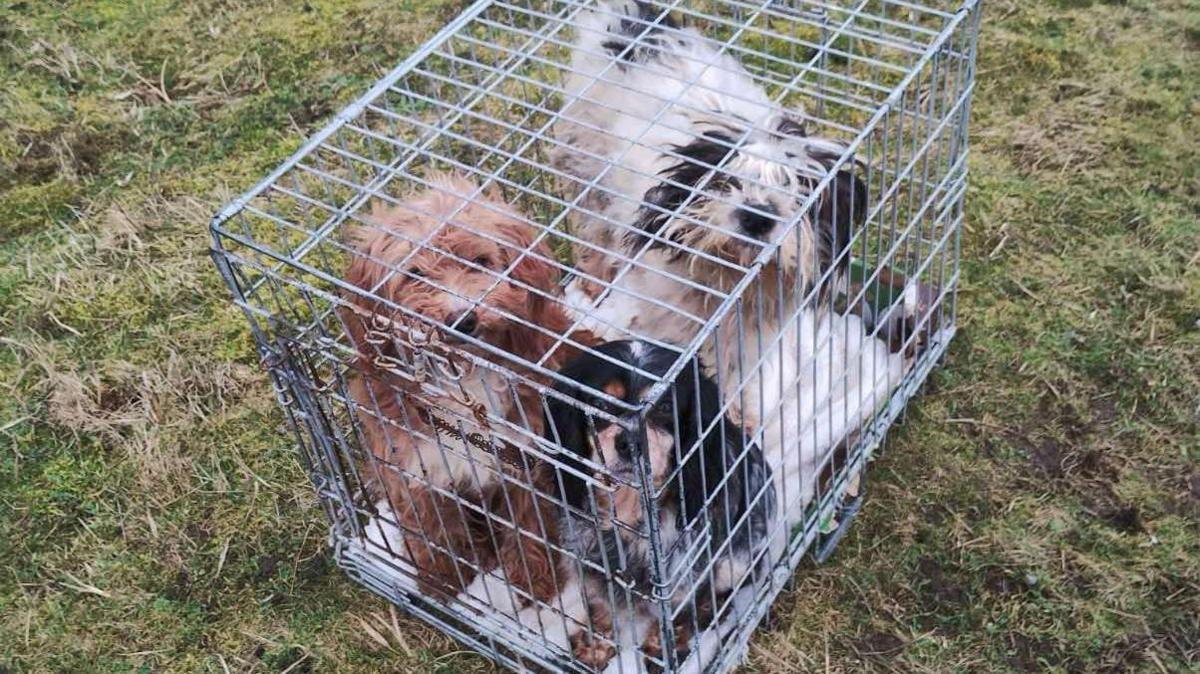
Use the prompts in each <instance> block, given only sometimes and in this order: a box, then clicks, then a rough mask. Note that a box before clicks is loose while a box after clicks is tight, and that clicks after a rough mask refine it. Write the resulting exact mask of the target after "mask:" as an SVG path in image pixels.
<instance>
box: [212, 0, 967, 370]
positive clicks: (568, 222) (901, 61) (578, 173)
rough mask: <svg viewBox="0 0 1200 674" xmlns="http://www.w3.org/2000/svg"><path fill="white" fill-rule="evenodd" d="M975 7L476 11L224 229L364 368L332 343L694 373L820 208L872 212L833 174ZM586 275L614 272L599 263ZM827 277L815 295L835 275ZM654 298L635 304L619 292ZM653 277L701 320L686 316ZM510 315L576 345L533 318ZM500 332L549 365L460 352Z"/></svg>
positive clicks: (768, 4) (867, 0) (773, 1)
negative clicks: (624, 311)
mask: <svg viewBox="0 0 1200 674" xmlns="http://www.w3.org/2000/svg"><path fill="white" fill-rule="evenodd" d="M962 4H963V3H960V2H951V1H949V0H945V1H936V2H908V1H903V0H854V1H850V0H845V1H838V2H826V1H806V0H767V1H757V2H755V1H745V2H743V1H741V0H719V1H717V0H713V1H699V2H679V1H676V2H662V1H658V0H655V1H652V2H641V3H633V2H612V1H602V2H595V1H584V0H515V1H512V2H506V1H499V0H489V1H485V2H479V3H476V4H475V5H473V6H471V7H470V8H469V9H468V10H466V11H465V12H464V13H463V14H462V15H460V16H459V17H457V18H456V19H455V20H453V21H452V22H451V23H450V24H449V25H447V26H446V28H445V29H443V30H442V31H441V32H439V33H438V34H437V35H436V36H435V37H434V38H432V39H431V40H430V41H429V42H428V43H426V44H425V45H423V46H422V47H420V48H419V49H418V50H417V51H416V52H415V53H414V54H413V55H412V56H411V57H410V58H409V59H407V60H406V61H405V62H404V63H403V64H401V65H400V66H399V67H397V68H396V69H395V70H394V71H392V72H391V73H390V74H389V75H388V76H386V77H385V78H383V79H382V80H381V81H380V82H379V83H377V84H376V86H374V87H373V88H372V89H371V90H370V91H369V92H368V93H367V94H366V95H365V96H363V97H362V98H361V99H359V100H358V101H356V102H355V103H354V104H352V105H350V106H349V107H348V108H346V109H345V110H343V111H342V112H341V113H340V114H339V115H338V116H337V117H336V118H335V119H334V120H333V121H332V122H331V123H330V124H329V125H328V126H326V127H325V128H324V129H322V130H321V131H320V132H318V133H317V134H316V135H315V136H314V137H313V138H312V139H310V141H309V142H308V143H306V144H305V145H304V146H303V147H302V148H301V150H300V151H298V152H297V153H296V154H295V155H294V156H293V157H292V158H290V159H289V160H287V161H286V162H284V164H283V165H281V166H280V167H279V168H278V169H277V170H276V171H274V172H273V173H272V174H271V175H270V176H269V177H268V178H267V179H266V180H264V181H263V182H262V183H260V184H259V185H257V186H256V187H255V188H254V189H252V190H250V191H249V192H247V193H246V194H245V195H243V196H242V197H240V198H238V199H237V200H235V201H234V202H233V203H231V204H230V205H229V206H228V207H227V208H226V209H224V210H223V211H222V212H221V213H220V214H219V215H218V216H217V218H215V219H214V222H213V233H214V241H215V245H216V247H217V248H218V249H219V250H220V251H221V254H222V255H224V256H226V257H227V258H229V259H231V260H232V261H233V262H234V264H235V266H237V268H238V272H237V274H238V278H237V279H236V281H237V284H238V286H239V292H240V297H239V301H240V303H241V304H242V305H243V308H245V309H246V310H247V311H248V312H249V313H250V314H251V315H252V317H254V316H257V317H258V318H260V319H263V320H268V319H269V320H270V321H271V322H272V325H276V326H277V325H280V324H283V325H287V326H288V327H289V329H290V330H292V331H293V332H295V333H297V334H303V333H309V332H321V333H322V334H324V335H326V336H330V335H333V336H332V337H331V341H332V342H334V343H337V344H338V345H339V346H340V347H342V348H345V349H349V348H350V345H349V344H347V343H345V341H344V340H342V341H340V342H339V340H338V338H337V336H336V335H335V334H334V333H336V332H337V331H336V330H330V329H329V328H328V325H329V324H330V323H331V322H335V321H336V322H340V323H341V324H342V327H343V328H344V329H345V330H344V332H349V331H351V330H350V328H349V326H346V325H345V323H346V321H355V320H358V321H363V322H364V323H363V325H364V326H366V325H367V323H369V324H370V326H369V327H370V328H373V329H376V330H379V329H388V328H391V327H397V326H402V327H403V331H404V332H405V333H406V335H407V337H406V338H408V339H418V340H421V339H429V338H430V337H431V336H436V337H437V338H439V339H443V338H444V339H447V340H449V341H453V340H459V341H460V342H461V343H462V344H463V345H464V346H466V347H476V348H477V349H478V350H479V351H480V352H483V353H486V354H487V356H488V357H489V358H491V359H492V360H494V361H497V362H501V363H505V364H506V365H508V364H511V365H512V366H513V367H514V368H530V367H532V368H534V369H535V370H537V371H539V372H541V373H542V374H544V375H546V376H547V377H549V378H550V379H551V380H553V379H554V378H555V376H556V373H553V372H548V371H546V368H545V365H546V363H547V362H549V360H551V359H552V358H553V357H554V354H555V353H556V352H557V350H559V349H572V348H575V349H586V348H587V347H586V346H585V344H584V341H586V340H584V339H583V338H582V337H581V336H582V335H585V334H588V333H589V331H591V332H595V331H601V332H605V333H606V334H609V335H610V336H613V337H615V338H622V339H641V340H647V341H651V342H654V343H656V344H658V345H660V346H664V347H666V348H670V349H674V350H675V351H676V352H677V353H678V354H679V355H680V362H682V361H683V359H684V357H686V356H690V355H692V354H694V353H696V352H697V350H698V344H699V343H700V342H702V341H703V340H705V339H710V338H711V336H712V335H711V331H712V326H713V325H714V323H715V322H716V321H717V320H718V319H719V318H720V316H721V315H722V314H723V313H724V312H728V311H730V310H731V307H733V306H734V305H735V304H737V303H739V302H741V301H743V300H744V299H746V298H743V297H740V296H739V294H740V293H742V292H744V291H745V288H746V287H747V283H748V280H749V279H751V278H752V277H753V275H755V274H760V273H769V272H768V271H763V270H764V269H767V270H769V269H771V264H772V263H773V262H774V263H777V264H778V263H779V262H780V260H781V256H782V255H784V252H782V251H787V250H789V246H788V242H789V240H791V241H794V242H795V245H794V246H792V247H791V248H790V249H793V250H795V251H798V252H797V253H795V254H797V255H813V256H815V255H816V253H815V252H813V251H814V250H815V249H814V248H813V247H812V246H811V245H809V246H807V247H806V244H805V243H804V241H803V239H804V237H805V236H806V234H805V231H806V230H805V227H804V226H802V225H803V224H804V223H805V222H806V219H807V221H808V222H810V224H811V221H812V219H813V218H816V217H818V211H820V210H821V209H822V208H826V206H825V205H823V204H824V203H825V202H824V200H828V201H829V202H830V203H831V204H833V206H832V207H830V208H831V210H832V211H836V210H837V200H838V199H839V198H840V199H841V200H842V201H843V202H846V201H847V200H852V199H855V198H857V197H855V195H854V193H853V190H852V189H851V191H850V192H849V193H848V194H849V196H839V195H838V194H837V191H838V190H837V184H838V174H839V172H841V173H845V172H853V171H854V170H855V166H856V165H857V163H858V162H860V159H859V158H858V157H856V152H857V151H858V150H859V148H860V146H861V144H862V142H863V138H864V136H865V134H867V133H869V132H870V131H871V128H872V125H873V124H875V123H876V121H877V120H878V118H879V116H880V114H881V110H882V109H883V108H884V106H885V105H886V104H887V103H888V102H889V100H890V99H891V97H893V96H894V94H895V92H897V91H898V90H900V89H901V88H903V87H904V86H906V83H908V82H910V81H911V80H912V77H913V74H914V72H916V71H917V70H918V69H919V68H921V66H922V64H923V63H925V62H926V61H927V60H928V57H929V54H930V52H931V50H934V49H936V48H938V47H939V46H941V45H942V44H943V42H944V41H945V39H946V35H947V33H948V31H949V30H950V28H951V27H952V26H953V24H954V22H955V21H958V20H959V19H961V16H962V13H963V11H964V7H963V6H962ZM969 4H973V3H969ZM589 137H590V138H592V139H593V140H594V139H595V138H597V137H604V138H614V137H615V138H617V139H618V140H619V141H620V142H619V143H618V144H617V147H615V148H614V147H605V146H603V144H599V145H597V144H596V143H590V144H589V142H588V141H587V139H588V138H589ZM581 139H582V140H581ZM784 156H786V159H784V158H783V157H784ZM781 167H782V168H781ZM646 187H650V188H653V189H656V190H659V193H661V194H662V195H665V196H664V198H662V199H658V200H648V199H646V198H645V197H646V195H648V194H650V192H648V191H646V190H645V189H643V188H646ZM860 196H861V195H860ZM843 205H844V204H843ZM764 223H766V224H764ZM835 225H836V226H837V227H842V228H847V227H849V226H850V222H841V223H835ZM586 227H600V228H603V229H605V231H606V234H605V236H607V237H608V238H604V237H596V236H585V235H583V234H582V233H581V232H582V231H583V230H584V229H585V228H586ZM762 229H767V230H769V233H766V234H762V233H761V232H760V231H759V230H762ZM714 241H715V242H717V243H715V244H714V243H713V242H714ZM656 256H657V257H656ZM681 256H687V258H688V259H689V260H694V261H695V264H701V265H706V266H707V268H708V269H707V271H706V272H705V273H704V274H702V275H700V277H701V280H697V277H696V276H693V275H690V274H688V273H680V271H679V268H678V267H677V266H671V265H669V264H663V263H662V260H663V259H671V258H679V257H681ZM589 257H590V258H602V259H604V260H606V261H607V263H608V264H609V269H610V271H612V272H613V273H612V274H611V275H610V276H607V277H606V276H605V275H603V274H600V275H598V274H596V273H594V272H593V269H592V268H590V267H589V266H587V265H586V264H581V262H583V261H584V260H586V259H587V258H589ZM356 266H357V271H358V274H359V276H358V278H352V276H353V273H352V271H351V270H352V268H355V267H356ZM826 266H828V265H826ZM812 267H813V270H814V271H813V272H812V273H811V274H810V276H811V277H813V278H810V279H808V281H813V283H809V284H808V285H807V286H803V287H801V285H797V290H798V294H799V295H803V294H804V292H809V291H811V289H812V288H814V287H815V286H816V281H819V277H820V276H821V275H822V274H825V275H828V272H827V270H824V269H823V268H822V266H821V265H820V264H819V263H817V262H815V261H814V263H813V265H812ZM637 275H641V276H642V277H643V282H642V283H641V284H640V285H638V284H628V283H623V282H622V279H625V278H630V277H634V276H637ZM572 276H573V277H575V278H577V279H578V280H579V281H581V283H579V284H578V287H581V288H584V289H586V290H587V291H588V292H586V293H583V294H582V295H581V294H579V293H576V294H575V295H574V296H573V295H572V294H571V293H565V294H564V292H563V290H562V288H563V285H562V284H561V283H560V282H558V280H559V279H560V278H564V277H567V278H570V277H572ZM645 278H649V279H651V280H650V281H649V283H650V284H651V285H654V284H662V285H663V286H671V287H674V288H676V289H677V290H678V292H679V293H688V294H689V295H690V296H692V297H694V298H700V299H699V301H698V302H693V303H690V304H683V303H672V302H671V301H670V300H669V298H668V299H664V294H663V293H661V292H647V291H646V287H647V282H646V281H645ZM547 279H553V280H554V282H553V283H550V284H547V283H546V281H547ZM713 279H719V282H714V281H713ZM397 289H405V290H406V291H412V290H413V289H419V290H420V291H421V292H424V293H426V294H440V295H442V296H444V297H445V298H449V299H448V301H447V302H446V303H445V304H446V306H449V307H450V309H449V310H439V311H440V312H441V313H438V312H434V315H430V314H429V312H422V311H421V310H420V309H419V308H418V309H417V310H414V307H412V306H406V305H405V303H404V302H397V301H396V297H395V294H394V293H395V292H397ZM506 293H507V294H508V295H512V294H524V295H527V296H528V297H530V298H533V299H536V300H540V301H541V302H543V304H544V305H546V306H551V307H557V308H558V309H559V311H560V313H561V314H562V315H563V316H564V320H562V321H559V322H556V323H554V324H552V325H551V324H547V323H546V322H545V321H544V320H540V319H539V318H538V317H534V316H530V315H528V314H526V313H523V312H522V311H521V310H519V309H517V308H514V306H511V305H510V304H506V303H505V302H504V301H502V300H501V298H502V297H505V296H506V295H505V294H506ZM669 294H670V293H667V295H669ZM614 296H624V297H628V298H630V299H631V300H636V301H638V302H644V303H646V305H647V306H651V307H654V308H656V309H657V310H661V311H664V312H666V313H667V314H668V315H669V316H670V317H671V319H672V321H677V322H678V324H679V325H680V326H681V328H680V331H681V333H682V334H683V335H684V336H685V337H686V338H685V339H681V340H677V341H676V342H674V343H667V342H664V341H663V340H656V339H653V338H652V337H650V336H649V335H648V334H646V333H644V332H642V331H640V330H639V329H638V328H637V327H636V325H630V324H629V323H623V324H621V325H614V324H611V323H606V322H605V321H606V319H605V317H604V315H603V312H602V311H598V310H597V309H596V307H598V306H599V305H600V302H602V301H604V298H608V297H614ZM300 305H304V306H306V307H307V311H300V310H297V309H295V307H296V306H300ZM472 307H474V308H475V309H478V311H476V312H472V311H467V309H469V308H472ZM697 307H701V308H700V309H697ZM450 310H453V312H452V313H453V315H450V314H449V313H447V311H450ZM479 312H483V313H482V314H480V313H479ZM442 314H446V315H442ZM489 315H495V316H498V317H499V319H502V320H505V321H508V322H510V323H513V324H516V325H519V326H521V327H523V328H526V329H528V330H529V331H530V333H529V334H530V335H531V336H532V337H531V338H537V339H546V340H550V342H551V345H550V346H549V347H548V348H546V349H544V350H542V351H540V352H539V353H540V355H538V356H537V357H536V358H525V359H522V358H518V357H516V356H514V355H513V354H512V353H509V352H505V350H503V349H498V348H495V345H492V344H488V343H486V342H485V341H483V340H480V339H476V338H475V337H474V336H472V334H471V333H472V332H473V330H471V329H466V328H472V327H473V326H474V325H475V323H476V322H477V321H484V320H486V319H487V316H489ZM381 321H382V322H381ZM388 322H392V323H389V325H386V326H385V325H383V323H388ZM680 367H681V366H680ZM678 372H679V367H676V368H672V369H671V370H670V371H669V372H668V373H667V375H674V374H677V373H678ZM641 374H643V375H646V376H651V377H654V375H651V374H650V373H641ZM664 376H666V375H664Z"/></svg>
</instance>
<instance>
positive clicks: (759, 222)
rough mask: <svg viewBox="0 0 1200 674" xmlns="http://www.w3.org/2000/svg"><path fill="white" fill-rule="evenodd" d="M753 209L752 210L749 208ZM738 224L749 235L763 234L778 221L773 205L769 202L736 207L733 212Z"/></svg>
mask: <svg viewBox="0 0 1200 674" xmlns="http://www.w3.org/2000/svg"><path fill="white" fill-rule="evenodd" d="M751 209H753V210H751ZM735 217H737V221H738V226H740V227H741V228H742V231H744V232H745V233H747V234H749V235H750V236H764V235H766V234H768V233H770V231H771V230H772V229H774V228H775V224H776V223H778V222H779V218H777V217H776V210H775V207H774V206H772V205H771V204H751V203H748V204H746V205H745V206H744V207H742V208H739V209H737V211H736V212H735Z"/></svg>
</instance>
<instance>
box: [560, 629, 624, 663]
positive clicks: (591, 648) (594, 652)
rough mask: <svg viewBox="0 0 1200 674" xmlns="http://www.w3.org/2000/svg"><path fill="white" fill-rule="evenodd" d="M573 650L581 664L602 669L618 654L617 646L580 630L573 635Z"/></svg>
mask: <svg viewBox="0 0 1200 674" xmlns="http://www.w3.org/2000/svg"><path fill="white" fill-rule="evenodd" d="M571 652H572V653H574V655H575V659H576V660H578V661H579V663H580V664H582V665H584V666H585V667H590V668H592V669H594V670H596V671H601V670H603V669H604V668H605V667H607V666H608V662H609V661H610V660H612V659H613V656H614V655H616V654H617V648H616V646H614V645H613V644H612V643H610V642H607V641H604V640H602V639H601V638H600V637H598V636H596V635H589V634H587V633H586V632H578V633H576V634H574V635H573V636H572V637H571Z"/></svg>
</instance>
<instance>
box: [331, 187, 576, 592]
mask: <svg viewBox="0 0 1200 674" xmlns="http://www.w3.org/2000/svg"><path fill="white" fill-rule="evenodd" d="M430 182H431V184H432V188H431V189H429V190H426V191H424V192H421V193H419V194H417V195H415V196H413V197H412V198H411V199H409V200H408V201H406V202H405V203H404V204H402V205H400V206H398V207H394V208H388V209H386V210H382V211H376V212H375V213H374V214H373V215H372V220H373V222H374V224H375V226H373V227H367V228H363V230H362V231H360V232H358V234H359V237H358V238H359V240H358V242H357V245H356V253H355V255H354V259H353V261H352V262H351V264H350V266H349V269H348V270H347V274H346V280H347V281H348V282H349V283H350V284H352V285H354V286H356V287H357V288H360V289H362V290H363V291H365V292H366V293H368V294H369V295H370V296H364V295H360V294H358V293H347V294H346V299H347V300H348V302H349V305H348V306H345V307H343V308H342V310H341V316H342V319H343V322H344V323H345V325H346V328H347V330H348V332H349V334H350V338H351V340H352V341H353V344H354V347H355V349H356V350H357V352H358V358H357V364H356V367H355V369H354V373H355V374H354V376H353V377H352V379H351V382H350V396H351V398H352V400H353V402H354V403H355V406H356V408H357V416H358V418H359V419H360V421H361V423H362V428H363V434H364V436H365V441H366V445H367V449H368V450H369V451H370V453H371V455H372V457H373V458H374V461H368V462H366V463H369V464H371V465H369V466H364V469H365V472H366V473H367V474H366V475H364V477H363V479H364V481H366V482H368V483H369V487H370V491H373V492H374V493H373V496H379V497H386V498H387V499H388V501H389V502H390V503H391V505H392V509H393V510H394V512H395V513H396V517H397V519H398V524H399V526H400V528H401V530H402V531H403V533H404V548H405V550H403V551H402V554H405V555H406V556H407V557H408V558H409V561H410V562H412V564H413V566H415V567H416V569H417V574H418V580H419V582H420V583H421V586H422V588H423V589H424V590H425V591H427V592H429V591H436V592H437V593H439V594H441V595H443V596H453V595H454V594H455V592H457V591H458V590H461V589H462V588H463V587H464V586H466V585H467V584H468V583H470V582H471V580H472V579H473V578H474V576H475V575H476V574H477V573H478V572H479V571H482V570H487V569H489V568H492V567H495V566H496V565H497V563H498V564H499V565H500V567H501V568H502V569H503V571H504V574H505V576H506V577H507V578H508V579H509V582H510V583H511V584H512V586H513V589H514V592H515V593H516V594H517V596H518V601H519V602H520V603H527V602H528V600H529V598H530V597H534V598H537V599H541V600H546V599H549V598H550V597H552V596H553V595H554V594H556V593H557V591H558V587H557V582H556V580H555V579H556V578H557V573H556V572H555V566H556V565H555V555H553V554H552V552H551V550H550V546H549V544H548V541H553V540H554V527H555V522H554V519H555V515H554V513H555V510H554V509H553V507H552V505H551V503H550V502H549V501H546V500H545V498H544V497H545V495H547V494H549V493H550V491H551V487H552V483H553V478H552V475H551V471H550V469H549V468H548V466H546V465H544V464H542V463H539V462H538V461H537V460H536V459H535V458H534V457H533V456H532V455H531V454H530V453H528V452H526V451H524V450H522V449H520V448H521V447H528V446H529V445H530V444H531V442H530V441H529V440H528V438H529V437H538V436H540V435H541V434H542V425H543V414H542V411H541V408H540V400H539V396H538V394H537V391H536V389H535V388H534V386H532V385H530V383H528V382H532V383H533V384H535V385H537V384H542V383H544V382H542V380H541V378H540V377H539V376H538V375H537V374H536V372H535V371H534V370H533V369H532V368H531V367H530V365H531V364H537V365H540V366H542V367H545V368H548V369H551V370H557V369H558V367H559V366H560V365H561V364H562V363H563V362H564V361H565V360H566V359H567V358H569V357H570V356H571V355H573V353H574V350H573V349H571V348H570V346H569V345H567V344H564V343H563V342H562V340H561V339H559V337H560V336H562V335H563V334H564V333H566V332H567V331H568V330H569V328H570V326H571V320H570V319H569V317H568V315H567V314H566V312H565V311H564V309H563V307H562V305H561V304H559V303H558V302H557V301H556V300H554V299H551V296H553V295H555V294H556V293H557V291H558V286H557V281H558V277H559V272H558V270H557V269H556V268H555V267H554V266H553V265H552V264H550V263H549V262H547V260H548V259H550V258H551V255H552V254H551V252H550V250H549V248H548V247H547V246H546V244H545V243H543V242H539V243H537V244H536V245H535V244H534V237H535V236H536V234H537V229H536V228H535V227H533V226H531V225H529V224H527V223H526V222H525V221H523V220H522V219H521V217H520V216H519V215H518V214H517V212H516V211H514V210H513V209H512V208H511V207H510V206H508V205H507V204H506V203H505V202H504V201H502V200H501V199H500V198H499V197H498V195H494V194H492V195H479V196H475V197H473V199H474V200H469V199H468V197H470V196H471V195H474V194H475V193H476V192H477V191H478V190H477V187H476V185H475V184H474V183H473V182H472V181H471V180H469V179H467V178H465V177H463V176H460V175H453V174H449V175H438V176H434V177H432V178H431V179H430ZM376 298H378V299H376ZM389 303H390V304H389ZM392 305H395V306H392ZM396 307H401V308H403V309H407V310H408V311H409V312H411V313H412V314H416V315H418V316H420V317H423V318H424V319H427V320H421V319H414V318H412V317H411V316H409V315H408V314H406V313H405V312H404V311H401V310H397V309H396ZM571 339H572V340H574V341H576V342H581V341H591V337H590V335H588V334H586V333H576V334H573V335H571ZM487 346H491V347H495V350H498V351H500V352H502V353H499V354H498V353H496V352H494V351H492V350H489V349H488V348H487ZM464 353H465V354H472V355H474V356H476V357H478V358H481V359H483V360H485V361H488V362H490V363H495V364H497V365H501V366H503V367H504V368H505V369H506V370H507V371H508V372H515V373H517V374H518V375H521V377H524V378H525V380H527V381H523V380H522V379H521V377H514V376H512V374H507V373H506V372H505V371H502V370H499V369H496V368H492V367H487V366H485V365H483V364H481V363H480V362H477V361H476V360H474V359H472V358H470V357H466V356H464V355H463V354H464ZM510 356H511V357H510ZM379 492H382V493H379ZM547 498H548V497H547ZM523 593H525V594H527V596H523Z"/></svg>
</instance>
